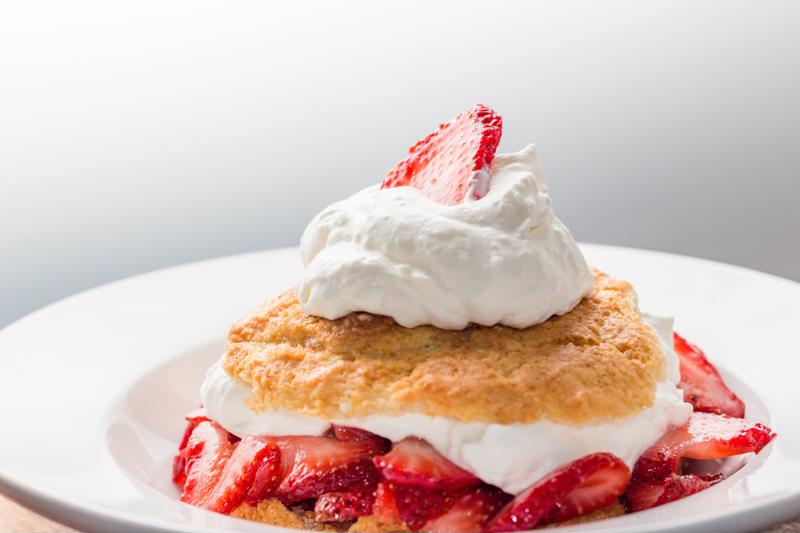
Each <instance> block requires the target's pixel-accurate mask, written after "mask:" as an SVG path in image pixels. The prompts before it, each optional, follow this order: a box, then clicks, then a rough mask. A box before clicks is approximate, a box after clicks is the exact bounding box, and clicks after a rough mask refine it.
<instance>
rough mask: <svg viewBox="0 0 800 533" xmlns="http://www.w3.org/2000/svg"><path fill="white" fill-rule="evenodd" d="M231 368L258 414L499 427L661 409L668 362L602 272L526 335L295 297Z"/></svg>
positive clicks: (261, 327) (246, 333)
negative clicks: (313, 311)
mask: <svg viewBox="0 0 800 533" xmlns="http://www.w3.org/2000/svg"><path fill="white" fill-rule="evenodd" d="M228 340H229V343H228V346H227V348H226V353H225V359H224V363H223V366H224V368H225V370H226V371H227V372H228V374H230V375H231V376H233V377H234V378H235V379H237V380H238V381H240V382H241V383H243V384H245V385H246V386H248V387H249V388H250V389H251V390H252V397H251V398H250V400H249V402H250V407H251V408H252V409H253V410H254V411H257V412H261V411H270V410H274V409H284V410H287V411H292V412H296V413H301V414H304V415H309V416H316V417H320V418H324V419H336V418H357V417H363V416H369V415H375V414H381V415H400V414H405V413H420V414H425V415H429V416H441V417H448V418H451V419H456V420H459V421H463V422H472V421H482V422H493V423H499V424H510V423H515V422H518V423H532V422H536V421H540V420H549V421H552V422H556V423H568V424H585V423H587V422H593V421H601V420H608V419H618V418H623V417H626V416H631V415H634V414H636V413H637V412H639V411H640V410H642V409H644V408H647V407H650V406H651V405H652V404H653V400H654V396H655V388H656V384H657V383H658V382H659V381H662V380H663V379H664V378H665V366H666V361H665V354H664V353H663V350H662V348H661V344H660V341H659V339H658V337H657V336H656V334H655V332H654V331H653V329H652V328H651V327H650V326H649V325H647V324H646V323H644V322H643V321H642V318H641V316H640V314H639V310H638V307H637V299H636V293H635V292H634V290H633V288H632V287H631V285H630V284H629V283H627V282H624V281H619V280H615V279H613V278H610V277H608V276H607V275H605V274H602V273H599V272H595V287H594V291H593V293H592V294H591V295H590V296H588V297H587V298H584V299H583V301H581V302H580V303H579V304H578V305H577V306H576V307H575V308H574V309H573V310H572V311H570V312H569V313H567V314H565V315H563V316H556V317H552V318H550V319H549V320H547V321H546V322H544V323H542V324H538V325H535V326H532V327H529V328H526V329H515V328H510V327H504V326H492V327H484V326H470V327H468V328H466V329H464V330H460V331H450V330H442V329H438V328H435V327H432V326H419V327H415V328H404V327H402V326H400V325H398V324H397V323H395V322H394V321H393V320H392V319H391V318H388V317H384V316H377V315H372V314H369V313H353V314H350V315H348V316H346V317H344V318H340V319H338V320H327V319H324V318H319V317H315V316H311V315H307V314H305V313H303V311H302V308H301V306H300V303H299V301H298V300H297V295H296V292H295V290H290V291H287V292H285V293H283V294H281V295H279V296H277V297H276V298H274V299H273V300H271V301H269V302H267V303H265V304H263V305H262V306H261V307H260V308H259V309H258V310H257V311H256V312H255V313H254V314H253V315H252V316H250V317H248V318H246V319H244V320H242V321H240V322H239V323H237V324H236V325H234V326H233V327H232V328H231V330H230V334H229V338H228Z"/></svg>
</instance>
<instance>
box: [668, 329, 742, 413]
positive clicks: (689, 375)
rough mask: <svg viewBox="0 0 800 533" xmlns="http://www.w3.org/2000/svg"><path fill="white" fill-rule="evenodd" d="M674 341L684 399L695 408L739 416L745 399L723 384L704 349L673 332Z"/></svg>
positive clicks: (696, 409)
mask: <svg viewBox="0 0 800 533" xmlns="http://www.w3.org/2000/svg"><path fill="white" fill-rule="evenodd" d="M673 344H674V346H675V353H677V354H678V358H679V360H680V367H681V381H680V383H679V384H678V387H679V388H680V389H682V390H683V398H684V400H686V401H687V402H689V403H690V404H692V407H694V410H695V411H701V412H704V413H716V414H725V415H728V416H733V417H736V418H742V417H743V416H744V402H743V401H742V400H741V399H739V397H738V396H736V394H734V393H733V391H732V390H730V389H729V388H728V387H727V385H725V382H724V381H722V376H720V375H719V372H717V369H716V368H714V366H713V365H712V364H711V363H709V362H708V359H706V356H705V354H704V353H703V351H702V350H701V349H700V348H698V347H697V346H695V345H694V344H689V343H688V342H686V339H684V338H683V337H681V336H680V335H678V334H677V333H674V334H673Z"/></svg>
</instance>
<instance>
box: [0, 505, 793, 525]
mask: <svg viewBox="0 0 800 533" xmlns="http://www.w3.org/2000/svg"><path fill="white" fill-rule="evenodd" d="M0 531H8V532H16V531H32V532H39V533H45V532H46V533H50V532H53V531H73V530H72V529H70V528H68V527H66V526H62V525H61V524H57V523H56V522H53V521H51V520H48V519H47V518H44V517H43V516H41V515H38V514H36V513H34V512H32V511H29V510H28V509H26V508H24V507H22V506H20V505H17V504H16V503H14V502H12V501H11V500H9V499H7V498H4V497H3V496H0ZM769 531H771V532H779V533H800V518H798V519H797V520H795V521H793V522H787V523H786V524H782V525H780V526H776V527H774V528H772V529H770V530H769Z"/></svg>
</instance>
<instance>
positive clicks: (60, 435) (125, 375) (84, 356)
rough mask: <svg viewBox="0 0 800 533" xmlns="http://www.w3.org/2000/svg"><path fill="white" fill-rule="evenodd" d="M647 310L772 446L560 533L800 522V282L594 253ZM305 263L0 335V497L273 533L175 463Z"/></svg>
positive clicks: (91, 305)
mask: <svg viewBox="0 0 800 533" xmlns="http://www.w3.org/2000/svg"><path fill="white" fill-rule="evenodd" d="M583 248H584V251H585V253H586V255H587V258H588V259H589V261H590V263H591V264H593V265H595V266H597V267H598V268H601V269H603V270H606V271H607V272H609V273H612V274H613V275H615V276H618V277H622V278H626V279H629V280H631V281H632V282H633V283H634V284H635V286H636V288H637V289H638V291H639V295H640V303H641V306H642V308H643V309H645V310H647V311H650V312H653V313H658V314H666V315H668V314H671V315H674V316H675V317H676V328H677V329H678V331H680V332H682V333H683V334H684V335H685V336H687V337H688V338H689V339H691V340H692V341H694V342H696V343H697V344H699V345H700V346H702V347H703V348H704V349H705V350H706V352H707V353H708V354H710V356H711V357H712V358H713V360H714V361H715V362H717V363H719V365H720V366H722V367H723V368H724V369H725V374H726V376H727V377H728V378H729V379H730V380H731V382H732V383H733V386H734V388H735V389H736V390H737V392H739V393H740V394H741V395H742V396H743V397H744V398H745V400H746V401H747V402H748V417H750V418H755V419H758V420H762V421H764V422H768V423H769V424H770V425H771V426H772V427H773V429H775V430H776V431H777V432H778V438H777V439H776V440H775V441H774V442H773V444H771V445H770V447H769V448H767V449H766V450H765V451H764V452H762V454H760V455H759V456H758V457H757V458H755V459H754V460H752V461H750V462H749V463H748V464H747V465H746V466H745V467H744V468H743V469H742V470H740V471H738V472H737V473H736V474H734V475H733V476H732V477H730V478H729V479H727V480H725V481H724V482H722V483H720V484H719V485H716V486H714V487H712V488H710V489H708V490H706V491H704V492H702V493H701V494H698V495H695V496H692V497H690V498H687V499H684V500H681V501H678V502H675V503H672V504H668V505H664V506H662V507H659V508H655V509H651V510H648V511H644V512H640V513H636V514H632V515H627V516H623V517H619V518H614V519H611V520H607V521H600V522H594V523H591V524H588V525H584V526H579V527H575V528H564V529H560V531H563V532H567V531H573V530H575V531H584V530H586V529H592V530H596V531H718V530H726V531H749V530H754V529H759V528H763V527H766V526H768V525H771V524H774V523H777V522H780V521H784V520H788V519H790V518H794V517H795V516H796V515H798V514H800V481H798V480H800V416H798V414H797V405H798V403H797V400H796V398H795V394H796V392H797V389H796V387H797V380H798V376H800V354H798V348H797V346H798V342H797V334H796V332H797V331H798V328H800V311H799V310H800V303H798V302H800V284H797V283H794V282H791V281H787V280H784V279H780V278H776V277H773V276H769V275H767V274H762V273H759V272H754V271H751V270H746V269H742V268H738V267H733V266H728V265H723V264H719V263H712V262H709V261H703V260H699V259H693V258H688V257H680V256H675V255H668V254H662V253H656V252H648V251H642V250H632V249H624V248H613V247H607V246H596V245H585V246H584V247H583ZM297 257H298V254H297V251H296V250H295V249H284V250H275V251H269V252H263V253H256V254H249V255H241V256H233V257H227V258H222V259H216V260H212V261H205V262H201V263H194V264H190V265H186V266H181V267H176V268H171V269H167V270H162V271H158V272H154V273H151V274H146V275H143V276H138V277H134V278H130V279H127V280H123V281H119V282H116V283H112V284H110V285H106V286H103V287H100V288H97V289H93V290H90V291H88V292H84V293H82V294H79V295H77V296H73V297H71V298H67V299H66V300H63V301H61V302H58V303H56V304H53V305H51V306H49V307H46V308H44V309H42V310H40V311H38V312H36V313H33V314H32V315H30V316H28V317H26V318H24V319H22V320H20V321H19V322H17V323H15V324H13V325H11V326H9V327H8V328H6V329H5V330H3V331H2V332H0V406H2V426H1V427H2V433H0V490H1V491H2V492H4V493H6V494H7V495H9V496H10V497H12V498H14V499H16V500H18V501H19V502H21V503H23V504H24V505H27V506H29V507H31V508H33V509H34V510H36V511H38V512H40V513H43V514H45V515H47V516H50V517H52V518H54V519H56V520H59V521H61V522H64V523H66V524H68V525H71V526H73V527H76V528H79V529H83V530H105V531H223V530H238V531H270V530H279V529H280V530H283V531H287V530H284V529H282V528H275V527H270V526H263V525H259V524H255V523H250V522H245V521H241V520H236V519H233V518H229V517H226V516H222V515H218V514H213V513H209V512H206V511H202V510H199V509H195V508H193V507H190V506H188V505H184V504H182V503H180V502H178V501H177V499H176V496H177V493H176V491H175V489H174V488H173V487H172V485H171V483H170V481H169V476H170V463H171V458H172V455H173V453H174V452H175V447H176V444H177V442H178V441H179V439H180V436H181V434H182V432H183V428H184V424H183V421H182V416H183V415H184V413H186V412H187V411H188V410H190V409H191V408H193V407H195V406H196V405H197V404H198V387H199V384H200V382H201V379H202V376H203V374H204V372H205V369H206V368H207V367H208V365H209V364H210V363H211V362H212V361H213V360H214V359H215V358H216V357H217V356H218V355H219V353H220V350H221V349H222V347H223V343H224V338H225V334H226V330H227V327H228V325H229V324H230V323H231V322H233V321H234V320H236V319H237V318H239V317H241V316H244V315H245V314H246V313H248V312H249V310H251V309H252V308H254V307H255V306H256V305H257V304H258V303H260V301H261V300H264V299H267V298H269V297H271V296H272V295H274V294H275V293H277V292H279V291H281V290H283V289H285V288H286V287H288V286H290V285H292V284H294V283H296V281H297V279H298V274H299V272H300V264H299V260H298V258H297Z"/></svg>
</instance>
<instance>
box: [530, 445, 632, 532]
mask: <svg viewBox="0 0 800 533" xmlns="http://www.w3.org/2000/svg"><path fill="white" fill-rule="evenodd" d="M590 457H594V463H593V464H590V465H585V466H584V468H586V469H587V471H589V472H590V471H591V470H592V469H595V468H596V470H594V472H593V473H590V474H589V476H588V477H587V478H586V479H585V481H583V483H581V484H580V485H578V487H576V488H575V489H574V490H573V491H572V492H570V493H569V494H568V495H567V496H566V497H565V498H564V499H562V500H560V501H558V502H556V505H555V507H553V509H551V510H550V512H549V513H548V514H547V516H546V517H545V518H544V520H543V523H546V524H550V523H554V522H563V521H565V520H570V519H571V518H575V517H576V516H581V515H584V514H587V513H591V512H592V511H596V510H597V509H603V508H604V507H608V506H609V505H612V504H613V503H614V502H616V501H617V499H618V498H619V496H620V495H621V494H622V493H623V492H625V488H626V487H627V486H628V482H629V481H630V479H631V471H630V469H629V468H628V466H627V465H626V464H625V463H623V462H622V460H621V459H618V458H617V457H615V456H613V455H610V454H598V455H595V456H590Z"/></svg>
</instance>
